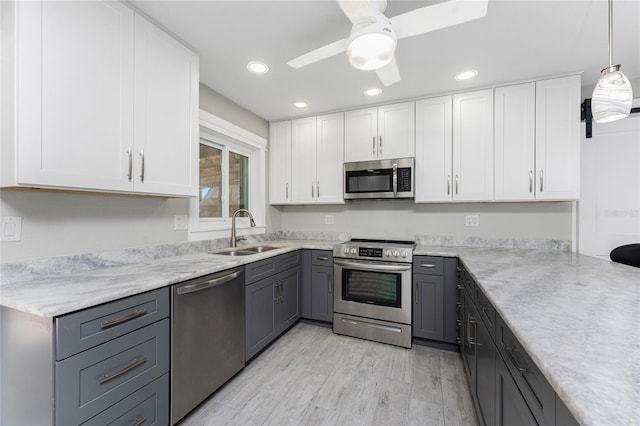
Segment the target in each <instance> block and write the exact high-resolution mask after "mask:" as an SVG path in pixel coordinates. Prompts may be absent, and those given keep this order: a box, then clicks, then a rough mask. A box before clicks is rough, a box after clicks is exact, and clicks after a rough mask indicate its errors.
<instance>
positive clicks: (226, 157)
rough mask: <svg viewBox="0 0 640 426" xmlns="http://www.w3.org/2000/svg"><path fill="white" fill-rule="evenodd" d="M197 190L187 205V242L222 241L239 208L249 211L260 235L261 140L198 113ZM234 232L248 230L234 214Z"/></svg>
mask: <svg viewBox="0 0 640 426" xmlns="http://www.w3.org/2000/svg"><path fill="white" fill-rule="evenodd" d="M199 144H200V147H199V148H200V149H199V152H200V155H199V162H198V165H199V167H198V168H199V191H198V197H197V199H196V198H195V197H194V198H193V199H192V201H191V203H190V208H189V211H190V226H189V229H190V237H189V238H190V239H191V240H200V239H209V238H223V237H226V236H228V234H229V232H228V230H230V229H231V217H232V216H233V213H234V212H235V211H236V210H238V209H247V210H249V211H251V213H252V215H253V218H254V220H255V221H256V223H257V225H258V226H256V228H252V229H251V230H250V231H249V230H248V229H247V231H245V233H246V232H251V233H256V232H264V229H265V226H264V222H265V221H264V215H265V203H266V199H265V190H266V188H265V181H266V179H265V177H266V176H265V170H266V169H265V157H266V155H265V154H266V152H265V151H266V150H265V146H266V140H265V139H263V138H260V137H258V136H256V135H254V134H252V133H250V132H247V131H246V130H243V129H241V128H239V127H237V126H235V125H233V124H231V123H228V122H226V121H224V120H221V119H219V118H217V117H215V116H213V115H211V114H209V113H206V112H204V111H200V142H199ZM236 226H237V227H238V229H243V228H249V221H248V219H246V218H244V217H241V216H239V217H238V218H237V220H236Z"/></svg>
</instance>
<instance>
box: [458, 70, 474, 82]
mask: <svg viewBox="0 0 640 426" xmlns="http://www.w3.org/2000/svg"><path fill="white" fill-rule="evenodd" d="M477 75H478V71H476V70H467V71H462V72H459V73H458V74H456V80H458V81H462V80H469V79H470V78H473V77H475V76H477Z"/></svg>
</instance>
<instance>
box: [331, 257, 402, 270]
mask: <svg viewBox="0 0 640 426" xmlns="http://www.w3.org/2000/svg"><path fill="white" fill-rule="evenodd" d="M333 263H335V264H336V265H340V266H347V267H351V268H354V269H358V270H360V271H387V272H401V271H410V270H411V264H410V263H408V264H406V265H400V264H393V265H387V264H384V263H361V262H357V261H350V260H342V259H334V260H333Z"/></svg>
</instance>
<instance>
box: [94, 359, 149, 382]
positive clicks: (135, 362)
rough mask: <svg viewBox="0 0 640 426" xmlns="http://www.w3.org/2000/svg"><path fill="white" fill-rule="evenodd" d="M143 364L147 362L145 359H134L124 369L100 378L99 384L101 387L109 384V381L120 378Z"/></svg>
mask: <svg viewBox="0 0 640 426" xmlns="http://www.w3.org/2000/svg"><path fill="white" fill-rule="evenodd" d="M145 362H147V359H146V358H140V359H134V360H133V362H132V363H131V364H127V365H125V366H124V367H122V368H121V369H119V370H118V371H115V372H113V373H109V374H105V375H104V376H102V378H101V379H100V382H99V383H100V384H101V385H103V384H105V383H107V382H110V381H111V380H113V379H115V378H118V377H120V376H122V375H123V374H125V373H128V372H129V371H131V370H133V369H134V368H136V367H139V366H141V365H142V364H144V363H145Z"/></svg>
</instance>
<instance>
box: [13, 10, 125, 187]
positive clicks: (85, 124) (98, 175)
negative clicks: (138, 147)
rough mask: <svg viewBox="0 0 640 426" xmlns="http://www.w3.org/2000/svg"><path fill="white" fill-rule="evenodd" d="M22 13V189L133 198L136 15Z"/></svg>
mask: <svg viewBox="0 0 640 426" xmlns="http://www.w3.org/2000/svg"><path fill="white" fill-rule="evenodd" d="M16 7H17V8H18V10H17V13H18V20H17V31H18V33H17V40H18V54H17V61H18V63H17V65H18V66H17V68H18V78H17V81H18V90H17V96H18V99H17V105H18V110H17V118H18V121H17V135H18V143H17V152H16V157H17V160H16V161H17V163H16V166H17V173H16V178H15V179H16V183H17V184H21V185H26V186H43V187H67V188H78V189H97V190H123V191H131V189H132V188H133V186H132V183H131V182H130V181H129V179H128V177H127V174H128V171H129V161H128V156H127V150H128V148H129V147H131V146H132V145H133V72H134V68H133V55H134V52H133V37H134V27H133V19H134V13H133V11H132V10H131V9H129V8H128V7H126V6H125V5H123V4H122V3H119V2H112V1H104V2H101V1H92V2H46V1H44V2H36V1H32V2H31V1H30V2H17V3H16ZM3 143H4V142H3Z"/></svg>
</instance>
